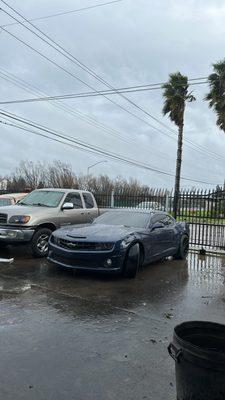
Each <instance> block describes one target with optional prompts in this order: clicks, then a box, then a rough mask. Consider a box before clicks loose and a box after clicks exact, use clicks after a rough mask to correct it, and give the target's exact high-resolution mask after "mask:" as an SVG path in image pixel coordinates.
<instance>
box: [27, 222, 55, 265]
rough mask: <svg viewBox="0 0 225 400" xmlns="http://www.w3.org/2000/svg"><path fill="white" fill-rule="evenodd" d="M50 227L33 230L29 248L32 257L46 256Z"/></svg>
mask: <svg viewBox="0 0 225 400" xmlns="http://www.w3.org/2000/svg"><path fill="white" fill-rule="evenodd" d="M51 233H52V231H51V229H48V228H41V229H38V231H37V232H35V234H34V236H33V238H32V241H31V250H32V253H33V256H34V257H38V258H41V257H46V256H47V255H48V241H49V238H50V236H51Z"/></svg>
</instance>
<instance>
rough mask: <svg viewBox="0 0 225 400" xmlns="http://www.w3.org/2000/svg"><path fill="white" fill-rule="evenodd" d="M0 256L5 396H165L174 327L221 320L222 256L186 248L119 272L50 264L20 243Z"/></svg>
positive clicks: (0, 370) (169, 388) (170, 384)
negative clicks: (125, 274)
mask: <svg viewBox="0 0 225 400" xmlns="http://www.w3.org/2000/svg"><path fill="white" fill-rule="evenodd" d="M2 253H3V252H2ZM6 255H9V256H10V257H15V262H14V263H13V264H11V265H1V266H0V300H1V301H0V304H1V309H0V310H1V319H0V332H1V343H2V346H1V359H2V362H1V367H0V374H1V375H0V376H1V377H2V385H1V387H2V389H1V390H2V398H4V399H6V400H7V399H14V398H16V399H30V398H32V399H35V400H36V399H43V400H46V399H54V400H55V399H76V400H81V399H82V400H83V399H84V398H85V399H99V400H101V399H104V400H105V399H123V398H126V399H128V400H130V399H132V400H133V399H135V400H136V399H156V398H158V399H164V398H165V399H169V400H170V399H171V400H172V399H174V396H175V388H174V370H173V369H174V365H173V362H172V361H171V359H170V358H169V356H168V354H167V346H168V344H169V341H170V339H171V337H172V333H173V327H174V326H175V325H176V324H178V323H180V322H182V321H185V320H194V319H200V320H211V321H217V322H222V323H223V320H224V305H225V304H224V302H225V295H224V277H225V258H223V257H219V256H218V257H215V256H210V255H209V256H204V257H203V256H198V255H197V254H196V253H190V254H189V257H188V260H187V261H175V260H167V261H165V262H163V263H155V264H153V265H150V266H148V267H145V268H143V269H141V271H140V272H139V274H138V276H137V278H136V279H134V280H126V279H122V278H120V277H115V276H108V275H96V274H88V273H76V272H74V271H70V270H63V269H57V268H55V266H52V265H50V264H48V262H47V261H46V260H45V259H41V260H37V259H32V258H31V257H30V255H29V252H28V251H27V250H26V249H23V248H21V249H9V250H7V251H6V252H5V253H4V254H1V256H6ZM9 371H11V373H10V374H9ZM31 392H32V393H31Z"/></svg>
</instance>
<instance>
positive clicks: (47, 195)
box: [17, 190, 64, 207]
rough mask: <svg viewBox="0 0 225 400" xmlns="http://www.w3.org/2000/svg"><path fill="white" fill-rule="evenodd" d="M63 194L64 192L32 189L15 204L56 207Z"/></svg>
mask: <svg viewBox="0 0 225 400" xmlns="http://www.w3.org/2000/svg"><path fill="white" fill-rule="evenodd" d="M63 196H64V192H55V191H51V190H34V191H33V192H31V193H30V194H28V195H27V196H26V197H24V198H23V200H21V201H19V202H18V203H17V204H18V205H24V206H39V207H58V205H59V203H60V201H61V200H62V198H63Z"/></svg>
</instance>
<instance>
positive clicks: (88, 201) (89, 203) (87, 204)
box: [83, 193, 95, 208]
mask: <svg viewBox="0 0 225 400" xmlns="http://www.w3.org/2000/svg"><path fill="white" fill-rule="evenodd" d="M83 198H84V202H85V207H86V208H94V206H95V205H94V200H93V197H92V195H91V194H90V193H83Z"/></svg>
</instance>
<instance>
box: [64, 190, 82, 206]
mask: <svg viewBox="0 0 225 400" xmlns="http://www.w3.org/2000/svg"><path fill="white" fill-rule="evenodd" d="M65 203H73V207H74V208H83V203H82V200H81V195H80V193H68V195H67V196H66V198H65V200H64V204H65Z"/></svg>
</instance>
